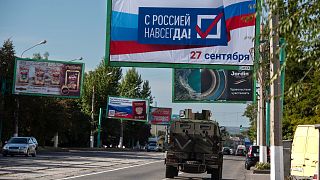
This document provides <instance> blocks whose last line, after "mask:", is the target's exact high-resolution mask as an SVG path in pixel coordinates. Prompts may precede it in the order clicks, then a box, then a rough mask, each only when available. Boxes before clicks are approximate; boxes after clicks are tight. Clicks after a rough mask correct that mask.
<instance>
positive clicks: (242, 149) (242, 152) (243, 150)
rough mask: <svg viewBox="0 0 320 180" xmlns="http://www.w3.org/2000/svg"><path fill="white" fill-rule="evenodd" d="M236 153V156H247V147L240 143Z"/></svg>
mask: <svg viewBox="0 0 320 180" xmlns="http://www.w3.org/2000/svg"><path fill="white" fill-rule="evenodd" d="M235 155H236V156H245V155H246V147H245V146H244V145H238V147H237V150H236V153H235Z"/></svg>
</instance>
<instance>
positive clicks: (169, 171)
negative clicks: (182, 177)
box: [166, 165, 178, 178]
mask: <svg viewBox="0 0 320 180" xmlns="http://www.w3.org/2000/svg"><path fill="white" fill-rule="evenodd" d="M177 175H178V169H177V168H176V167H173V166H168V165H166V178H174V176H177Z"/></svg>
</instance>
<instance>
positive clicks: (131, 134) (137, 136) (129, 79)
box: [120, 68, 152, 147]
mask: <svg viewBox="0 0 320 180" xmlns="http://www.w3.org/2000/svg"><path fill="white" fill-rule="evenodd" d="M120 95H121V96H124V97H129V98H142V99H151V98H152V96H151V87H150V86H149V81H144V82H143V80H142V78H141V75H139V73H138V72H137V70H136V69H135V68H131V69H129V70H128V71H127V72H126V75H125V76H124V78H123V79H122V81H121V84H120ZM123 123H124V127H125V128H124V139H127V140H129V142H125V144H126V145H125V146H126V147H128V145H129V147H130V146H133V145H134V142H136V141H139V142H140V143H141V144H143V143H144V142H147V140H148V137H149V136H150V126H149V125H147V124H145V123H142V122H131V121H124V122H123ZM130 142H131V143H130ZM128 143H129V144H128Z"/></svg>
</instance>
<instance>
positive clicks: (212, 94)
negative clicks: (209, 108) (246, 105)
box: [173, 69, 254, 102]
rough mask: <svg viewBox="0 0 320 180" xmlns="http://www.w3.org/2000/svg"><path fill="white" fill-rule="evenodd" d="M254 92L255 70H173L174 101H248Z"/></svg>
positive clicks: (251, 98)
mask: <svg viewBox="0 0 320 180" xmlns="http://www.w3.org/2000/svg"><path fill="white" fill-rule="evenodd" d="M253 93H254V90H253V72H252V70H216V69H175V70H174V89H173V101H174V102H186V101H188V102H247V101H252V100H253Z"/></svg>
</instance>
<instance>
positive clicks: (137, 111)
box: [107, 97, 149, 121]
mask: <svg viewBox="0 0 320 180" xmlns="http://www.w3.org/2000/svg"><path fill="white" fill-rule="evenodd" d="M148 110H149V101H148V100H146V99H130V98H124V97H109V98H108V107H107V116H108V118H115V119H127V120H137V121H147V119H148V118H147V112H148Z"/></svg>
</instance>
